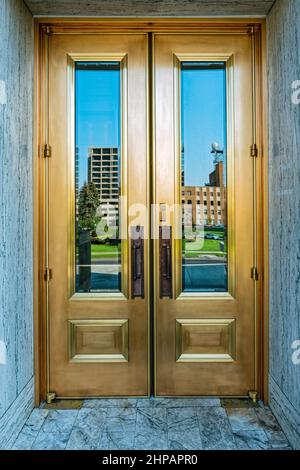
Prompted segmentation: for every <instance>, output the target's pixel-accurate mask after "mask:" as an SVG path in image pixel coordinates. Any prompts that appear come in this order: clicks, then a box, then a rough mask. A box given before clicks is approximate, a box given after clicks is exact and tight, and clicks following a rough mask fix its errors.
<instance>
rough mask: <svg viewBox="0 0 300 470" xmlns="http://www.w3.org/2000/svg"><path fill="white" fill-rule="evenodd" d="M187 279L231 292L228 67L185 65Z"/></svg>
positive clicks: (204, 288)
mask: <svg viewBox="0 0 300 470" xmlns="http://www.w3.org/2000/svg"><path fill="white" fill-rule="evenodd" d="M181 136H182V149H181V152H182V153H181V181H182V188H181V189H182V198H181V199H182V210H183V238H182V281H183V282H182V284H183V286H182V287H183V291H185V292H226V291H227V289H228V287H227V285H228V273H227V208H226V199H227V198H226V186H227V183H226V163H227V161H226V160H227V156H226V153H227V152H226V67H225V63H222V62H221V63H220V62H213V63H208V62H182V64H181Z"/></svg>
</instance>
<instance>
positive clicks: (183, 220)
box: [152, 34, 256, 396]
mask: <svg viewBox="0 0 300 470" xmlns="http://www.w3.org/2000/svg"><path fill="white" fill-rule="evenodd" d="M251 44H252V46H253V42H252V39H251V36H249V35H247V34H241V35H228V34H223V35H222V34H219V35H211V34H207V35H205V34H156V35H155V36H154V91H153V93H154V123H155V124H154V125H155V132H154V136H155V137H154V138H155V145H154V148H155V160H154V162H155V164H154V165H155V170H154V175H155V179H154V181H153V193H154V201H155V203H156V204H157V207H158V210H157V212H156V216H155V220H152V223H154V225H155V234H156V237H155V238H156V240H155V271H154V276H155V319H156V322H155V334H156V338H155V344H156V387H155V388H156V394H157V395H165V396H172V395H219V396H230V395H231V396H233V395H235V396H246V395H248V392H249V391H251V390H253V389H254V388H255V386H256V382H255V380H256V378H255V373H256V372H255V327H256V325H255V281H254V280H253V276H251V272H254V274H255V271H253V270H252V271H251V269H252V267H253V266H254V264H253V263H254V259H255V251H254V250H255V245H254V234H255V225H254V217H255V213H254V212H255V211H254V203H253V201H254V199H253V198H254V166H253V161H254V159H253V158H251V155H250V148H251V145H252V144H253V136H254V135H255V133H254V129H253V114H252V112H253V102H252V97H253V75H252V57H253V50H252V46H251ZM252 148H253V149H254V150H255V147H252ZM252 157H254V155H252ZM181 234H182V236H181ZM254 277H255V276H254Z"/></svg>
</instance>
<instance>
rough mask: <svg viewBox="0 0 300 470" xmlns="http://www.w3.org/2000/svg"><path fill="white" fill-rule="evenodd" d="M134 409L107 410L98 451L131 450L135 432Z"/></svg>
mask: <svg viewBox="0 0 300 470" xmlns="http://www.w3.org/2000/svg"><path fill="white" fill-rule="evenodd" d="M136 418H137V410H136V408H134V407H132V408H117V407H114V408H108V409H107V420H106V424H105V426H104V429H103V433H102V437H101V440H100V443H99V447H98V448H99V449H107V450H118V449H120V450H121V449H132V448H133V445H134V436H135V430H136Z"/></svg>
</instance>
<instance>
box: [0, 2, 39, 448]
mask: <svg viewBox="0 0 300 470" xmlns="http://www.w3.org/2000/svg"><path fill="white" fill-rule="evenodd" d="M32 93H33V20H32V15H31V13H30V12H29V10H28V8H27V7H26V6H25V4H24V3H23V1H22V0H1V8H0V448H1V447H3V446H4V445H7V444H8V443H9V442H10V436H11V435H12V434H15V433H16V432H17V431H18V430H19V429H20V427H21V426H22V425H23V422H24V420H25V419H26V417H27V415H28V413H29V412H30V410H31V408H32V407H33V387H32V377H33V302H32V294H33V287H32V279H33V274H32V267H33V260H32V256H33V250H32V245H33V233H32V219H33V208H32V131H33V117H32V111H33V95H32ZM24 410H26V411H24Z"/></svg>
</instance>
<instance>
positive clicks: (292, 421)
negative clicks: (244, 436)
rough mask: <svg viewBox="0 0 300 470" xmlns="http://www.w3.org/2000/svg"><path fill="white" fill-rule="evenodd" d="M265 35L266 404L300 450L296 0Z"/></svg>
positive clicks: (273, 18)
mask: <svg viewBox="0 0 300 470" xmlns="http://www.w3.org/2000/svg"><path fill="white" fill-rule="evenodd" d="M267 30H268V37H267V40H268V84H269V126H270V129H269V188H270V191H269V211H270V227H269V229H270V405H271V407H272V409H273V411H274V413H275V414H276V416H277V418H278V420H279V421H280V423H281V425H282V426H283V428H284V430H285V431H286V433H287V435H288V437H289V439H290V441H291V442H292V443H293V444H294V446H295V447H297V448H300V364H298V365H296V364H294V363H293V361H292V354H293V352H295V350H294V349H292V345H293V343H294V341H296V340H300V0H277V2H276V3H275V5H274V7H273V9H272V11H271V13H270V15H269V17H268V20H267ZM296 81H298V83H297V82H296ZM293 87H294V88H293ZM294 346H296V344H295V345H294ZM298 348H299V346H298Z"/></svg>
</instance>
